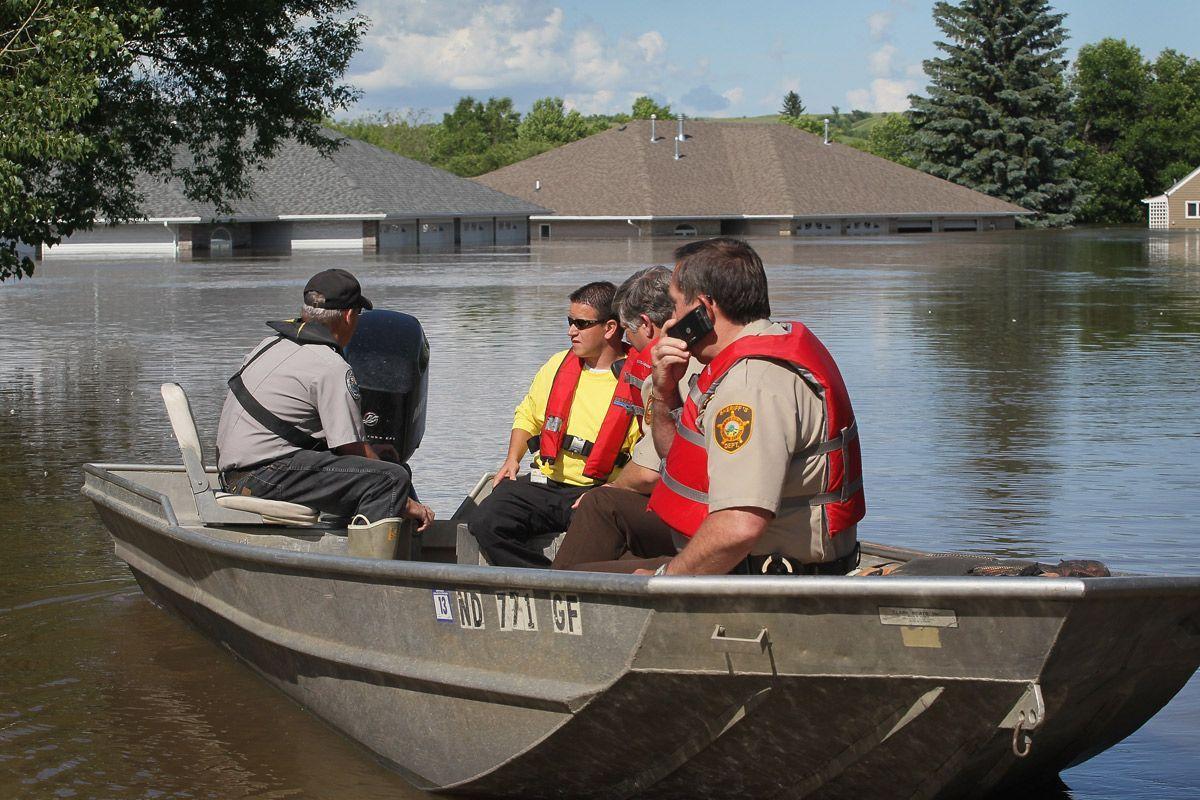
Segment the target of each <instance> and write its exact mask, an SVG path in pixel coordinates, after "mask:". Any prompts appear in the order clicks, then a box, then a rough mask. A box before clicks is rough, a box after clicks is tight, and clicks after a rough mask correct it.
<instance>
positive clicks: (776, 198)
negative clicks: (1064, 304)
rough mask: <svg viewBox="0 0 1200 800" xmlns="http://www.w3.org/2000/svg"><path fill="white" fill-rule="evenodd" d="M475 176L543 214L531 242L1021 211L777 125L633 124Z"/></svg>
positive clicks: (971, 227) (930, 226) (977, 222)
mask: <svg viewBox="0 0 1200 800" xmlns="http://www.w3.org/2000/svg"><path fill="white" fill-rule="evenodd" d="M476 180H477V181H479V182H481V183H483V184H486V185H487V186H490V187H491V188H493V189H496V190H497V191H501V192H504V193H506V194H510V195H514V196H516V197H520V198H522V199H523V200H526V201H527V202H530V203H535V204H537V205H539V206H544V207H545V208H548V209H550V210H551V211H550V213H548V214H547V213H541V214H537V213H535V214H533V215H531V218H530V223H531V228H532V231H531V235H532V236H533V237H534V238H558V237H605V238H608V237H630V236H643V235H655V236H670V235H674V236H715V235H718V234H734V235H770V236H776V235H779V236H863V235H871V234H895V233H929V232H942V231H980V230H997V229H1010V228H1013V227H1015V222H1016V219H1017V217H1019V216H1021V215H1024V214H1029V213H1030V212H1029V211H1026V210H1025V209H1023V208H1021V207H1020V206H1016V205H1013V204H1012V203H1008V202H1005V201H1003V200H997V199H996V198H994V197H989V196H988V195H985V194H981V193H980V192H976V191H974V190H972V189H967V188H965V187H963V186H959V185H958V184H955V183H950V182H949V181H945V180H942V179H941V178H935V177H933V176H932V175H928V174H926V173H924V172H921V171H919V170H915V169H910V168H908V167H905V166H901V165H900V164H896V163H894V162H892V161H888V160H887V159H884V158H879V157H877V156H873V155H870V154H869V153H864V152H862V151H860V150H856V149H854V148H852V147H848V146H845V145H841V144H837V143H836V142H835V143H828V142H825V141H824V140H822V138H821V137H820V136H814V135H812V134H810V133H806V132H804V131H801V130H798V129H796V128H793V127H792V126H790V125H781V124H777V123H765V124H753V123H730V122H692V121H688V122H686V123H683V122H676V121H674V120H670V121H667V120H662V121H658V122H655V121H651V120H634V121H632V122H629V123H628V124H626V125H622V126H620V127H617V128H610V129H609V130H607V131H603V132H601V133H598V134H595V135H594V136H589V137H588V138H586V139H580V140H579V141H576V142H572V143H571V144H567V145H564V146H562V147H559V148H557V149H554V150H551V151H549V152H546V153H542V154H541V155H538V156H534V157H533V158H529V159H526V160H525V161H521V162H519V163H517V164H512V165H510V166H507V167H504V168H502V169H498V170H496V171H495V172H490V173H488V174H486V175H483V176H481V177H479V178H476Z"/></svg>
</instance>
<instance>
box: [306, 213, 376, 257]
mask: <svg viewBox="0 0 1200 800" xmlns="http://www.w3.org/2000/svg"><path fill="white" fill-rule="evenodd" d="M362 246H363V237H362V220H357V219H355V220H337V221H333V222H293V223H292V250H361V249H362Z"/></svg>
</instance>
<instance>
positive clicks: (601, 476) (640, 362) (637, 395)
mask: <svg viewBox="0 0 1200 800" xmlns="http://www.w3.org/2000/svg"><path fill="white" fill-rule="evenodd" d="M651 368H652V367H651V364H650V357H649V352H648V350H647V351H643V350H635V349H634V348H632V347H630V348H629V349H628V350H626V352H625V365H624V366H623V367H621V374H620V375H618V376H617V388H616V390H615V391H613V398H612V403H611V404H610V405H609V407H608V413H606V414H605V415H604V422H603V424H601V426H600V432H599V433H598V434H596V442H595V444H594V445H593V447H592V452H591V453H590V454H589V455H588V457H587V463H586V464H584V466H583V474H584V475H586V476H587V477H589V478H594V479H596V480H605V479H606V478H608V475H609V473H610V472H612V471H613V467H614V466H616V464H617V460H618V458H619V457H620V455H621V452H622V450H624V449H625V440H626V439H627V438H628V437H629V423H630V422H631V421H632V420H633V419H634V417H640V416H642V414H643V413H644V412H645V409H643V408H642V383H643V382H645V380H646V378H648V377H649V376H650V370H651Z"/></svg>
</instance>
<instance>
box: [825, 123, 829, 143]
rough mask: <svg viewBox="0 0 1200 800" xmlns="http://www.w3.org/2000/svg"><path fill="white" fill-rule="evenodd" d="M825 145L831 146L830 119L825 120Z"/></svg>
mask: <svg viewBox="0 0 1200 800" xmlns="http://www.w3.org/2000/svg"><path fill="white" fill-rule="evenodd" d="M825 144H829V119H828V118H826V120H825Z"/></svg>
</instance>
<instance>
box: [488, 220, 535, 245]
mask: <svg viewBox="0 0 1200 800" xmlns="http://www.w3.org/2000/svg"><path fill="white" fill-rule="evenodd" d="M528 243H529V220H528V219H527V218H525V217H511V218H508V219H505V218H503V217H498V218H497V219H496V244H528Z"/></svg>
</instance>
